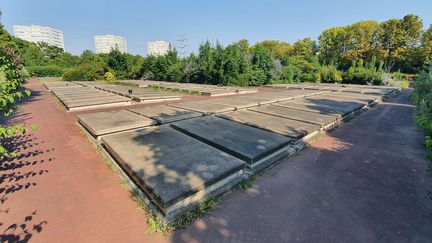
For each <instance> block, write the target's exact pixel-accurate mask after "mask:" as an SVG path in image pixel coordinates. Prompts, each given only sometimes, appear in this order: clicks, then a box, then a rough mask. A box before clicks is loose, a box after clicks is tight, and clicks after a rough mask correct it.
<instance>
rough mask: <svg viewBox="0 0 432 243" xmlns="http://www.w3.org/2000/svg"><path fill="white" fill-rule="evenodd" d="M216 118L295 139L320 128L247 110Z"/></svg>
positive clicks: (220, 115)
mask: <svg viewBox="0 0 432 243" xmlns="http://www.w3.org/2000/svg"><path fill="white" fill-rule="evenodd" d="M217 116H219V117H222V118H225V119H229V120H232V121H236V122H239V123H243V124H247V125H250V126H254V127H258V128H261V129H264V130H267V131H271V132H275V133H279V134H283V135H286V136H289V137H292V138H296V139H298V138H301V137H303V136H305V135H307V134H310V133H313V132H315V131H318V130H320V128H321V127H320V126H319V125H316V124H311V123H305V122H301V121H295V120H291V119H286V118H282V117H278V116H272V115H267V114H260V113H257V112H253V111H248V110H240V111H234V112H229V113H225V114H218V115H217Z"/></svg>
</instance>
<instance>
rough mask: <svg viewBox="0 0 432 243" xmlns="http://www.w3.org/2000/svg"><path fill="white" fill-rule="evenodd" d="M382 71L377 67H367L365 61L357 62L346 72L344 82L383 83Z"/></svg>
mask: <svg viewBox="0 0 432 243" xmlns="http://www.w3.org/2000/svg"><path fill="white" fill-rule="evenodd" d="M381 76H382V71H380V70H378V69H377V68H375V67H365V66H364V65H363V62H362V61H361V60H360V62H358V63H356V62H354V63H353V65H352V66H351V67H350V68H349V69H348V71H347V72H346V73H345V74H344V78H343V79H344V82H346V83H353V84H375V85H381V84H382V78H381Z"/></svg>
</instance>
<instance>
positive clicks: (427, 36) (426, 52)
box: [420, 25, 432, 65]
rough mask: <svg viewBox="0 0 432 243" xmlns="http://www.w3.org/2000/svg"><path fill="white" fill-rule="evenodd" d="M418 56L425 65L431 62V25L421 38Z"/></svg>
mask: <svg viewBox="0 0 432 243" xmlns="http://www.w3.org/2000/svg"><path fill="white" fill-rule="evenodd" d="M420 56H421V59H422V61H423V63H424V64H425V65H428V64H429V63H430V62H431V61H432V25H430V26H429V28H428V29H427V30H426V31H425V32H424V33H423V35H422V37H421V47H420Z"/></svg>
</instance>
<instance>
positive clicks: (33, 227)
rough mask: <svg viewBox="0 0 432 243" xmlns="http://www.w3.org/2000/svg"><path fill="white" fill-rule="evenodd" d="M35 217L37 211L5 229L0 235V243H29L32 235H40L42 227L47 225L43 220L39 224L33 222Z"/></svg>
mask: <svg viewBox="0 0 432 243" xmlns="http://www.w3.org/2000/svg"><path fill="white" fill-rule="evenodd" d="M36 216H37V211H34V212H32V213H31V214H29V215H27V216H25V217H24V218H23V219H22V220H21V221H20V222H17V223H14V224H11V225H9V226H8V227H6V229H5V230H3V232H2V233H1V234H0V242H17V243H25V242H29V240H30V239H31V238H32V237H33V235H34V234H39V233H41V232H42V230H43V227H44V225H46V224H48V222H47V221H45V220H43V221H40V222H39V223H35V222H33V221H34V218H35V217H36ZM0 226H1V225H0Z"/></svg>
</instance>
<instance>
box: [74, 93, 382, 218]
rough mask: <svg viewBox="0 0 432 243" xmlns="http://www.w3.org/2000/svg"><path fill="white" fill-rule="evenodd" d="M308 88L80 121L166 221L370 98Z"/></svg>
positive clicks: (274, 159)
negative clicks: (264, 101)
mask: <svg viewBox="0 0 432 243" xmlns="http://www.w3.org/2000/svg"><path fill="white" fill-rule="evenodd" d="M274 93H279V92H274ZM306 93H307V94H310V93H311V91H310V90H309V91H307V92H303V93H302V96H301V97H297V98H291V99H288V100H282V101H280V100H279V99H280V98H281V96H279V97H278V98H277V101H275V102H272V103H270V104H262V105H260V104H259V101H258V100H259V99H256V100H254V99H253V98H254V97H253V96H239V97H236V96H233V97H232V98H233V100H235V101H234V102H233V103H231V104H230V103H228V99H226V98H220V99H214V100H212V102H210V101H196V102H187V103H180V104H172V105H169V106H167V105H163V106H162V105H160V106H150V107H140V108H133V109H129V110H127V111H126V110H122V111H115V112H111V113H109V112H105V114H101V113H92V114H84V115H79V116H78V122H79V123H80V124H81V126H82V127H83V128H84V130H86V131H87V132H88V133H90V134H91V135H92V137H94V138H95V137H97V138H98V139H99V142H98V143H99V145H100V146H101V147H102V148H103V151H105V154H106V155H107V156H108V157H109V158H111V159H112V160H113V161H115V163H116V164H117V165H118V166H119V168H120V169H121V170H122V171H123V172H124V173H126V174H127V179H128V180H130V183H132V184H133V185H135V186H137V187H139V189H140V190H142V191H143V192H145V195H146V197H148V198H149V200H148V201H149V202H150V201H151V202H152V203H151V204H152V205H155V208H157V211H158V212H159V213H160V215H161V216H162V217H163V218H165V219H166V220H170V219H173V218H174V217H176V216H177V215H179V214H181V213H182V212H184V211H185V210H187V209H189V208H191V207H193V206H194V205H196V204H197V203H199V202H200V201H202V200H203V199H204V198H205V197H206V196H209V195H212V196H215V195H218V194H220V193H223V192H224V191H226V190H228V189H229V188H231V187H233V186H234V185H236V184H237V183H238V182H240V181H241V180H243V179H244V178H246V177H247V176H249V175H251V174H253V173H256V172H257V171H259V170H261V169H263V168H265V167H267V166H269V165H272V164H274V163H275V162H277V161H279V160H280V159H281V158H283V157H285V156H288V155H291V154H293V153H294V152H295V151H296V150H297V149H298V148H299V144H301V143H303V140H304V139H307V138H309V137H311V136H313V135H314V134H317V133H319V132H320V131H323V130H326V129H330V128H331V127H333V126H334V125H335V124H336V123H337V122H338V121H340V119H341V118H343V115H344V114H345V113H349V112H354V111H355V110H358V109H360V108H361V107H365V106H367V105H369V103H370V102H373V100H372V101H370V99H371V98H372V97H375V96H368V95H362V94H356V96H355V97H351V96H349V95H351V94H348V96H345V94H342V95H341V94H340V93H339V92H331V93H328V92H325V93H316V92H315V93H314V95H313V96H305V95H306ZM288 94H289V95H293V94H295V93H294V92H292V91H289V90H288V91H286V93H285V95H288ZM242 97H244V98H242ZM237 98H242V99H237ZM261 98H262V97H261ZM267 98H268V97H267ZM218 100H219V101H221V102H219V104H218V103H216V102H217V101H218ZM332 100H333V102H334V103H332V102H331V101H332ZM242 102H243V103H242ZM319 102H321V104H320V103H319ZM185 104H186V105H185ZM247 104H253V106H250V105H247ZM288 104H289V105H288ZM311 105H314V106H315V105H316V106H319V107H321V108H319V109H316V110H314V109H311V108H310V107H309V106H311ZM305 107H306V108H305ZM212 114H213V115H212ZM214 114H215V115H214ZM88 117H91V119H88Z"/></svg>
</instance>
